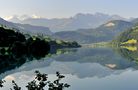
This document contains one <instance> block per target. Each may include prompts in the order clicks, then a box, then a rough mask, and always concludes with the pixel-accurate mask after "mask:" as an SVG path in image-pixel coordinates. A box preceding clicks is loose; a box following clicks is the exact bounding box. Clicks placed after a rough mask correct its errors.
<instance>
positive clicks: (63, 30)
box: [0, 13, 138, 44]
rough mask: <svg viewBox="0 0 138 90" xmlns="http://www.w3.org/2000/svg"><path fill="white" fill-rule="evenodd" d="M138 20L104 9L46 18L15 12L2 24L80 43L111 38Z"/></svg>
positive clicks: (26, 31)
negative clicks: (19, 14)
mask: <svg viewBox="0 0 138 90" xmlns="http://www.w3.org/2000/svg"><path fill="white" fill-rule="evenodd" d="M11 21H12V22H14V23H12V22H11ZM136 23H138V19H134V18H133V20H130V19H126V18H123V17H120V16H118V15H107V14H103V13H96V14H82V13H79V14H77V15H75V16H74V17H70V18H61V19H59V18H54V19H46V18H41V17H37V16H35V17H29V16H23V17H22V18H19V17H16V16H14V17H12V18H10V19H9V21H5V20H3V19H2V18H0V24H3V25H6V26H8V27H12V28H16V29H18V30H20V31H21V32H25V33H31V34H38V33H41V34H45V35H50V36H51V37H52V38H56V39H61V40H67V41H77V42H79V43H81V44H88V43H97V42H106V41H111V40H112V39H113V38H114V37H116V36H118V35H119V34H120V33H121V32H123V31H125V30H127V29H129V28H131V27H132V26H134V25H135V24H136ZM55 31H56V32H55Z"/></svg>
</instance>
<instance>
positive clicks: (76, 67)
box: [0, 48, 138, 90]
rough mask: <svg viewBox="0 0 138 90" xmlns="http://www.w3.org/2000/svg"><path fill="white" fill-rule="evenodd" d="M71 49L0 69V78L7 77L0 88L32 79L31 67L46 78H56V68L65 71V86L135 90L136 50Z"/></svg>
mask: <svg viewBox="0 0 138 90" xmlns="http://www.w3.org/2000/svg"><path fill="white" fill-rule="evenodd" d="M71 51H72V52H68V51H67V52H68V53H64V54H55V55H52V56H51V57H46V58H43V59H42V60H39V61H38V60H33V61H31V62H26V63H25V64H23V65H22V66H20V67H19V68H16V69H13V70H10V71H6V72H5V73H2V74H1V75H0V78H1V79H6V81H7V82H6V83H5V84H6V87H4V88H3V89H2V90H7V88H9V87H10V86H11V80H13V79H14V80H15V81H16V82H17V83H18V84H19V86H22V87H24V86H25V85H27V82H29V81H31V80H33V78H34V71H35V70H39V71H40V72H44V73H47V74H49V79H50V80H54V78H56V77H54V76H55V72H56V71H59V72H61V73H62V74H65V76H66V78H65V79H64V81H65V82H67V83H68V84H70V85H71V87H70V88H68V89H66V90H138V85H137V84H138V78H137V77H138V71H137V69H138V64H137V61H136V60H135V59H136V58H137V54H135V53H137V51H130V50H128V49H126V48H123V49H111V48H80V49H72V50H71ZM24 88H25V87H24Z"/></svg>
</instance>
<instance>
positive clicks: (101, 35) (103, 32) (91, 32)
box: [53, 20, 134, 44]
mask: <svg viewBox="0 0 138 90" xmlns="http://www.w3.org/2000/svg"><path fill="white" fill-rule="evenodd" d="M133 25H134V23H132V22H127V21H123V20H113V21H109V22H107V23H105V24H103V25H101V26H99V27H97V28H95V29H78V30H76V31H61V32H56V33H54V35H53V36H54V37H55V38H59V39H63V40H67V41H72V40H75V41H77V42H79V43H82V44H86V43H87V44H88V43H97V42H107V41H110V40H112V39H113V38H114V37H116V36H117V35H119V33H121V32H123V31H125V30H127V29H129V28H131V27H132V26H133Z"/></svg>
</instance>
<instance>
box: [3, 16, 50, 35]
mask: <svg viewBox="0 0 138 90" xmlns="http://www.w3.org/2000/svg"><path fill="white" fill-rule="evenodd" d="M0 25H3V26H6V27H8V28H14V29H17V30H20V32H24V33H30V34H39V33H42V34H46V35H51V34H52V32H51V31H50V30H49V28H48V27H42V26H33V25H29V24H18V23H12V22H8V21H6V20H4V19H2V18H0Z"/></svg>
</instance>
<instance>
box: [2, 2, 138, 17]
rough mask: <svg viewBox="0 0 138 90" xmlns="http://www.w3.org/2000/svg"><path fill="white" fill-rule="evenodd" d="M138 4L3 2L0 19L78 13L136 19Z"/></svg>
mask: <svg viewBox="0 0 138 90" xmlns="http://www.w3.org/2000/svg"><path fill="white" fill-rule="evenodd" d="M137 3H138V1H137V0H133V1H132V0H116V1H115V0H68V1H67V0H60V1H58V0H37V1H36V0H35V1H34V0H2V1H1V3H0V11H1V13H0V17H2V18H4V17H9V16H13V15H19V16H21V15H34V16H40V17H44V18H67V17H71V16H74V15H75V14H77V13H90V14H94V13H96V12H100V13H105V14H109V15H114V14H115V15H119V16H122V17H125V18H130V17H134V18H135V17H138V12H136V8H138V6H137ZM130 6H131V7H130Z"/></svg>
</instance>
